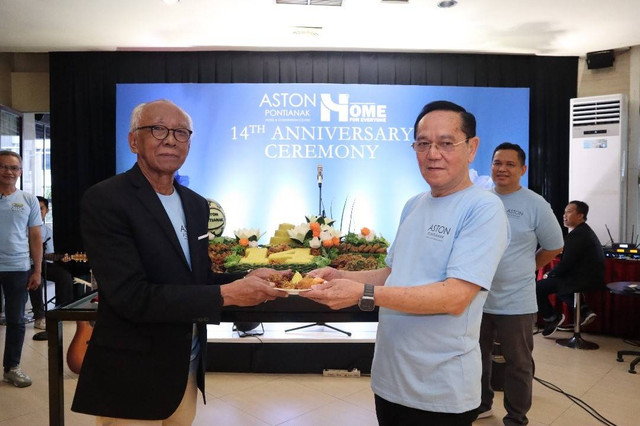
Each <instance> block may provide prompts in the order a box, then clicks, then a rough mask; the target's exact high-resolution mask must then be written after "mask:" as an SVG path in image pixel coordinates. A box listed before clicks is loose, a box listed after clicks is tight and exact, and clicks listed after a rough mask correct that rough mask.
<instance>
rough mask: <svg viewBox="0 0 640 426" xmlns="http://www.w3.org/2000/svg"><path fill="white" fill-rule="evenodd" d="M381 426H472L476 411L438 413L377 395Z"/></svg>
mask: <svg viewBox="0 0 640 426" xmlns="http://www.w3.org/2000/svg"><path fill="white" fill-rule="evenodd" d="M375 402H376V415H377V416H378V424H379V425H380V426H396V425H402V426H471V422H473V419H474V417H475V410H470V411H466V412H464V413H436V412H433V411H425V410H419V409H417V408H411V407H406V406H404V405H400V404H396V403H394V402H390V401H387V400H386V399H383V398H380V397H379V396H378V395H375Z"/></svg>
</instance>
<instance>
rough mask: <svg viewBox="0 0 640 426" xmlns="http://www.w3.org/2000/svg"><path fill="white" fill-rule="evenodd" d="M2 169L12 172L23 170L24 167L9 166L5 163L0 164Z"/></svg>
mask: <svg viewBox="0 0 640 426" xmlns="http://www.w3.org/2000/svg"><path fill="white" fill-rule="evenodd" d="M0 170H8V171H10V172H12V173H18V172H19V171H20V170H22V167H20V166H7V165H5V164H0Z"/></svg>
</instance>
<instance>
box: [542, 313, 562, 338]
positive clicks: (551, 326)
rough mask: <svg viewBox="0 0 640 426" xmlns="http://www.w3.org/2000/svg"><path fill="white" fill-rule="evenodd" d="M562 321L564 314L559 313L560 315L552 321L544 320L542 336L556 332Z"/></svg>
mask: <svg viewBox="0 0 640 426" xmlns="http://www.w3.org/2000/svg"><path fill="white" fill-rule="evenodd" d="M562 323H564V314H560V316H559V317H557V318H556V319H555V320H553V321H549V322H545V326H544V330H542V335H543V336H544V337H549V336H551V335H552V334H553V333H555V332H556V330H557V329H558V327H559V326H560V325H562Z"/></svg>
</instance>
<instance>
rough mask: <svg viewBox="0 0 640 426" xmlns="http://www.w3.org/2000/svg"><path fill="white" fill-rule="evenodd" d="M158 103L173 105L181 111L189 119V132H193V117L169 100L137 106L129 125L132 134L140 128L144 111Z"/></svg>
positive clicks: (158, 100) (132, 112)
mask: <svg viewBox="0 0 640 426" xmlns="http://www.w3.org/2000/svg"><path fill="white" fill-rule="evenodd" d="M156 102H165V103H168V104H170V105H173V106H174V107H176V108H178V110H180V112H181V113H182V114H184V116H185V117H187V122H188V124H189V130H193V120H192V119H191V116H190V115H189V114H188V113H187V112H186V111H185V110H183V109H182V108H180V107H179V106H178V105H176V104H175V103H173V102H171V101H170V100H168V99H157V100H155V101H151V102H143V103H141V104H139V105H138V106H136V107H135V108H134V109H133V111H131V121H130V123H129V131H130V132H135V130H136V129H137V128H138V127H140V120H141V119H142V113H143V112H144V109H145V108H146V107H147V106H149V105H151V104H154V103H156Z"/></svg>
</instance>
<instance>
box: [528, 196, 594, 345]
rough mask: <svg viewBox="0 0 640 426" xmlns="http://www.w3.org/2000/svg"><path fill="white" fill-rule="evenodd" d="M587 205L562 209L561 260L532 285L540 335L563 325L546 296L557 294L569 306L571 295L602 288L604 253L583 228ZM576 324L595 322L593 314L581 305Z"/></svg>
mask: <svg viewBox="0 0 640 426" xmlns="http://www.w3.org/2000/svg"><path fill="white" fill-rule="evenodd" d="M588 213H589V206H588V205H587V203H585V202H583V201H571V202H569V204H567V207H566V208H565V209H564V215H563V216H562V220H563V222H564V226H566V227H567V229H568V230H569V233H568V234H567V236H566V237H565V238H564V249H563V251H562V260H561V261H560V262H559V263H558V264H557V265H556V266H555V267H554V268H553V269H552V270H551V271H549V272H548V273H546V274H545V275H544V277H543V278H544V279H542V280H540V281H538V283H537V285H536V296H537V299H538V311H539V312H540V314H541V315H542V318H543V319H544V321H545V328H544V330H543V331H542V335H543V336H545V337H548V336H551V335H552V334H553V333H554V332H555V331H556V330H557V329H558V326H560V325H561V324H562V323H563V322H564V319H565V317H564V314H562V313H558V312H556V311H555V310H554V309H553V306H551V303H550V302H549V295H550V294H553V293H557V295H558V297H559V298H560V300H562V301H563V302H565V303H567V304H569V305H572V304H573V293H576V292H582V291H592V290H597V289H599V288H604V271H605V264H604V251H603V250H602V244H601V243H600V240H598V237H597V236H596V234H595V232H593V230H592V229H591V227H590V226H589V225H587V223H586V221H587V214H588ZM580 311H581V312H580V317H581V318H582V321H581V324H580V325H587V324H589V323H590V322H592V321H593V320H594V319H595V316H596V315H595V313H594V312H593V311H592V310H591V308H589V306H587V304H586V303H582V304H581V307H580Z"/></svg>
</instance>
